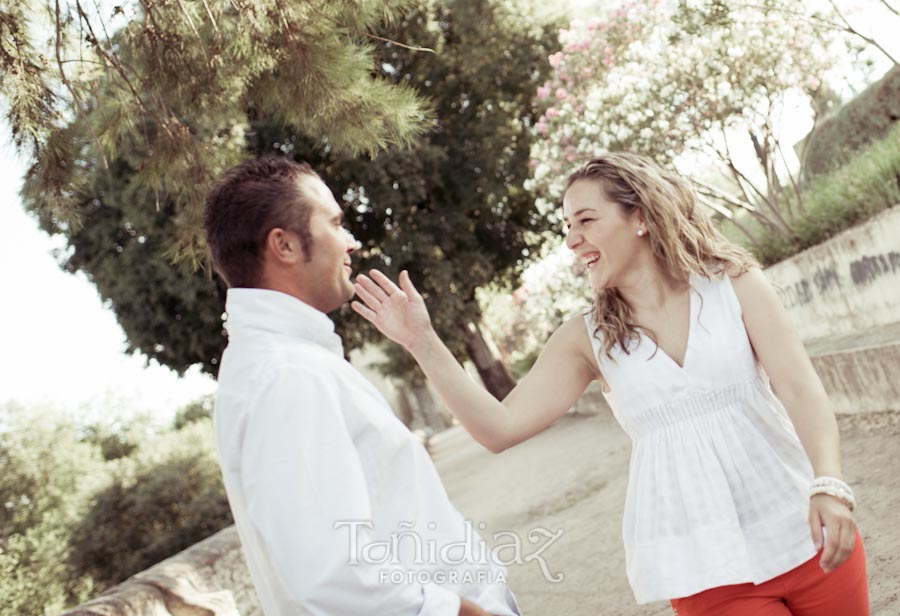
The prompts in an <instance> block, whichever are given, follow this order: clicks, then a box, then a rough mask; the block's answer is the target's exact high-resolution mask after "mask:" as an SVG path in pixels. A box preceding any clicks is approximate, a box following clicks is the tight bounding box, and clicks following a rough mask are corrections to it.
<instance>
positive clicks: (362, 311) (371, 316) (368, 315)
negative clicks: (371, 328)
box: [350, 302, 378, 322]
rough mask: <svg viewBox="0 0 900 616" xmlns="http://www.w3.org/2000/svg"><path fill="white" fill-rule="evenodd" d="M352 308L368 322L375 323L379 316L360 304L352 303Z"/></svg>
mask: <svg viewBox="0 0 900 616" xmlns="http://www.w3.org/2000/svg"><path fill="white" fill-rule="evenodd" d="M350 307H351V308H353V311H354V312H356V314H358V315H360V316H361V317H362V318H364V319H365V320H366V321H370V322H374V321H375V317H376V316H378V315H376V314H375V313H374V312H373V311H371V310H369V309H368V308H366V307H365V306H363V305H362V304H361V303H359V302H350Z"/></svg>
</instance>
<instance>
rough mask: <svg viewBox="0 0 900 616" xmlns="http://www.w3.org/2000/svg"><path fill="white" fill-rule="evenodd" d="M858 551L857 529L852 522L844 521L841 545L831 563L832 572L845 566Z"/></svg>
mask: <svg viewBox="0 0 900 616" xmlns="http://www.w3.org/2000/svg"><path fill="white" fill-rule="evenodd" d="M855 549H856V527H855V524H853V523H852V522H850V521H844V523H843V524H841V544H840V547H839V548H838V552H837V555H836V556H835V557H834V559H833V560H832V563H831V568H832V570H834V569H837V568H838V567H840V566H841V565H842V564H844V563H845V562H846V561H847V559H848V558H850V556H851V555H852V554H853V550H855Z"/></svg>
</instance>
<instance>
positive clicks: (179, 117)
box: [0, 0, 427, 264]
mask: <svg viewBox="0 0 900 616" xmlns="http://www.w3.org/2000/svg"><path fill="white" fill-rule="evenodd" d="M410 3H411V0H378V1H375V2H317V3H310V2H297V1H292V2H282V1H274V0H241V1H240V2H210V3H207V2H180V1H179V2H171V1H169V0H141V1H140V2H136V1H133V0H132V1H123V2H121V3H116V6H115V7H114V8H113V7H112V6H110V7H108V8H112V10H102V9H101V8H100V6H99V5H98V4H97V3H93V6H91V4H90V3H87V2H77V1H71V0H40V1H38V0H36V1H34V2H27V3H23V2H20V1H19V0H0V85H2V86H3V94H4V96H3V99H4V102H5V103H6V105H5V107H6V109H7V118H8V120H9V123H10V126H11V129H12V133H13V137H14V139H15V141H16V143H17V144H18V145H19V146H20V147H21V148H23V149H27V150H28V153H29V154H30V155H31V157H32V163H33V164H32V167H31V169H30V170H29V180H30V181H29V183H28V185H27V187H26V194H27V195H28V202H29V206H30V207H31V208H32V209H34V210H36V211H41V212H43V213H45V214H46V215H47V216H49V217H52V218H54V219H56V221H57V222H58V223H59V224H60V225H61V226H64V227H73V228H74V227H77V226H78V225H79V224H81V223H82V222H83V214H84V213H83V212H82V211H81V206H83V205H84V202H83V200H82V199H81V198H80V197H81V193H82V191H83V190H84V189H85V188H87V187H88V186H90V184H91V181H90V178H91V176H92V174H93V173H94V172H95V169H96V168H98V167H100V168H103V167H105V161H106V160H113V159H115V158H117V157H118V156H119V150H120V148H121V147H123V146H124V147H127V148H129V149H130V151H129V152H128V153H129V155H130V162H131V163H132V164H133V166H134V172H135V175H136V180H137V182H138V183H139V184H141V185H143V186H145V187H146V188H147V189H149V190H150V191H151V192H154V193H165V194H166V195H168V196H170V197H171V198H172V200H173V203H174V204H175V205H176V210H177V215H178V234H176V235H175V236H173V237H169V238H167V240H168V242H169V246H170V247H171V246H172V245H173V244H174V248H173V249H172V250H171V253H172V255H174V256H178V257H181V258H185V259H186V260H188V261H189V262H191V263H195V264H196V263H200V262H202V261H203V259H204V257H205V252H204V247H203V243H202V238H201V235H200V233H199V224H198V222H199V217H200V208H201V205H202V201H203V197H204V196H205V194H206V192H207V189H208V186H209V184H210V182H211V181H212V180H213V179H214V178H215V177H217V176H218V175H219V174H220V173H221V172H222V171H224V170H225V169H226V168H228V167H230V166H231V165H233V164H234V163H235V162H237V161H238V160H239V159H240V158H241V157H242V156H243V155H244V152H245V147H246V135H245V133H246V129H247V127H248V114H249V116H250V117H251V118H252V117H256V116H263V117H268V118H273V119H277V120H278V121H281V122H285V123H289V124H290V125H292V126H293V127H294V128H295V130H296V131H298V132H299V133H300V134H303V135H306V136H309V137H310V138H311V139H313V140H315V141H316V142H318V143H322V144H327V146H328V147H329V148H332V149H334V150H338V151H347V152H351V153H354V154H360V153H369V154H374V153H375V152H377V151H379V150H381V149H383V148H385V147H387V146H389V145H392V144H408V143H410V142H411V141H412V140H413V139H414V138H415V137H416V136H418V135H419V134H421V132H422V130H423V129H424V128H425V126H424V123H423V120H424V119H425V116H426V113H427V105H425V104H424V103H423V101H422V100H421V99H420V98H419V97H417V96H416V95H415V94H414V93H413V92H412V91H411V90H410V89H409V88H407V87H406V85H405V84H391V83H388V82H387V81H386V80H384V79H381V78H379V77H378V76H376V75H375V70H374V69H375V66H374V63H373V46H372V44H371V39H370V34H369V33H370V31H371V30H372V29H374V28H376V27H377V26H379V25H380V24H382V23H384V22H389V21H391V20H394V19H397V18H398V17H399V16H400V15H402V13H403V11H404V10H406V9H407V8H408V6H409V5H410ZM40 16H44V17H45V18H46V17H49V20H50V24H44V23H40V24H37V25H32V24H31V20H32V19H37V18H39V17H40ZM47 25H50V28H49V32H47V29H46V26H47ZM47 34H50V36H49V37H48V36H47ZM32 41H41V44H40V45H37V46H32V45H31V43H32ZM74 118H77V121H76V122H75V123H72V120H73V119H74ZM176 240H177V243H176Z"/></svg>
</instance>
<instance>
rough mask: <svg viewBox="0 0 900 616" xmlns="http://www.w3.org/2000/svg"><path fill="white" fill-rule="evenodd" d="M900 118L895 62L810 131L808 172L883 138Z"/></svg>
mask: <svg viewBox="0 0 900 616" xmlns="http://www.w3.org/2000/svg"><path fill="white" fill-rule="evenodd" d="M897 120H900V66H895V67H894V68H892V69H891V70H889V71H888V72H887V74H885V76H884V77H882V78H881V79H880V80H879V81H877V82H875V83H873V84H872V85H871V86H869V87H868V88H866V89H865V90H864V91H863V92H861V93H860V94H859V95H857V96H856V97H854V98H853V100H851V101H850V102H848V103H847V104H846V105H844V106H843V107H841V108H840V109H839V110H837V111H836V112H835V113H833V114H832V115H830V116H829V117H827V118H826V119H824V120H823V121H822V122H821V123H820V124H819V125H818V126H816V128H815V130H814V131H813V132H812V134H811V135H809V136H808V137H807V139H808V140H809V145H808V146H807V147H808V150H807V154H806V169H805V173H807V174H808V175H818V174H822V173H825V172H828V171H831V170H833V169H836V168H837V167H839V166H840V165H842V164H844V163H846V162H847V161H848V160H850V158H851V157H852V156H853V154H854V153H855V152H857V151H859V150H860V149H861V148H863V147H865V146H867V145H869V144H870V143H872V142H873V141H877V140H880V139H883V138H884V136H885V135H886V134H887V133H888V132H889V131H890V130H891V128H892V127H893V126H895V125H896V124H897Z"/></svg>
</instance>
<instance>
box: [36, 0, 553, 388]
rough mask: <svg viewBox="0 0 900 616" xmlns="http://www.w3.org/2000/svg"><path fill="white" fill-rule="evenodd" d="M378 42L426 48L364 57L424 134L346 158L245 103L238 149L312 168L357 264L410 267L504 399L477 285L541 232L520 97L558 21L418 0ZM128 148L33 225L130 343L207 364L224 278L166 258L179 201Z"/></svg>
mask: <svg viewBox="0 0 900 616" xmlns="http://www.w3.org/2000/svg"><path fill="white" fill-rule="evenodd" d="M378 36H380V37H381V38H382V39H386V40H388V41H408V42H414V43H416V44H417V45H421V46H424V47H427V48H430V49H433V50H434V53H430V52H423V51H418V50H415V49H409V48H407V47H406V46H403V45H399V44H395V43H391V42H385V43H384V44H383V45H380V46H377V47H376V51H375V54H376V62H375V66H376V67H377V70H376V74H375V76H374V79H375V80H377V81H379V82H382V83H385V84H387V85H388V86H389V87H400V86H401V85H402V86H403V87H405V88H408V89H409V90H410V91H412V92H414V93H416V95H417V96H419V97H421V98H422V99H425V100H428V101H429V103H428V104H429V105H430V107H431V109H433V115H434V117H435V119H434V121H433V122H431V123H430V124H429V125H428V126H427V128H428V129H429V130H428V131H427V132H426V133H425V134H424V135H423V136H422V137H420V138H419V139H417V140H416V142H415V143H414V144H413V145H412V146H411V147H402V146H400V145H394V146H390V147H387V148H385V149H384V150H383V151H382V152H381V153H379V154H378V155H377V156H374V157H373V156H370V155H368V154H358V155H354V154H353V153H352V152H351V151H349V150H348V149H347V148H337V147H335V146H334V143H333V142H332V141H331V140H329V139H321V138H315V137H311V136H309V135H308V133H307V132H305V131H303V130H301V129H299V128H297V126H295V125H294V124H293V123H292V122H290V121H288V119H287V118H284V117H282V116H272V115H269V114H265V113H262V112H260V111H259V110H257V109H255V108H254V109H249V110H248V111H247V114H246V118H245V121H246V123H247V126H248V127H249V130H248V131H247V132H246V133H245V134H246V137H247V141H246V145H245V150H244V152H243V154H242V156H244V157H249V156H260V155H266V154H278V155H285V156H292V157H295V158H298V159H302V160H306V161H308V162H310V163H311V164H312V165H313V167H314V168H316V169H317V170H318V171H320V173H321V174H322V175H323V177H324V179H325V181H326V183H327V184H328V185H329V186H330V187H331V188H332V190H333V192H334V193H335V195H336V196H337V197H338V198H339V199H343V200H344V202H345V204H346V206H347V210H348V224H349V225H350V228H351V230H352V231H353V233H354V235H355V236H356V237H357V238H358V239H360V240H361V241H362V243H363V248H362V250H360V251H359V252H358V253H357V256H356V258H355V259H354V260H355V261H356V263H355V267H357V269H358V270H359V271H365V269H367V268H368V267H379V268H380V269H382V270H384V271H386V272H388V273H389V274H391V275H396V274H397V273H398V272H399V271H400V270H401V269H408V270H409V271H410V273H411V275H412V277H413V280H414V282H415V283H416V284H417V286H418V287H419V288H420V289H421V290H422V291H423V294H424V295H425V296H426V298H427V300H428V302H429V306H430V309H431V312H432V316H433V319H434V322H435V326H436V328H437V330H438V332H439V333H440V334H441V335H442V337H444V338H445V339H446V340H447V341H448V342H449V344H450V346H451V348H452V349H453V351H454V352H455V353H456V354H457V356H458V357H460V358H465V357H468V358H470V359H472V361H473V363H474V364H475V365H476V367H477V368H478V369H479V372H480V373H481V375H482V379H483V380H484V382H485V384H486V385H487V387H488V389H489V390H490V391H491V392H492V393H494V395H496V396H497V397H500V398H502V397H503V396H504V395H505V393H507V392H508V391H509V389H511V387H512V386H513V385H514V382H513V380H512V378H511V377H510V376H509V374H508V372H507V371H506V369H505V368H504V367H503V364H502V362H500V361H499V358H498V357H496V353H495V352H494V350H493V349H492V348H491V345H490V344H489V342H487V341H485V340H484V337H483V335H482V334H481V328H480V310H479V307H478V304H477V302H476V301H475V290H476V289H477V288H478V287H480V286H482V285H484V284H486V283H488V282H492V281H495V280H498V279H499V280H503V281H508V282H509V283H510V284H514V283H515V281H516V279H517V276H518V273H519V272H520V270H521V268H522V267H523V265H524V263H525V262H526V259H527V256H528V254H529V252H532V251H534V250H535V248H536V246H537V245H538V244H539V243H540V241H541V239H542V234H543V233H544V232H545V231H546V229H547V224H548V223H547V221H546V220H544V219H543V218H541V217H539V216H538V215H537V213H536V211H535V209H534V207H533V202H534V196H533V195H532V194H531V193H529V192H527V191H525V190H524V189H523V188H522V184H523V182H524V179H525V178H526V176H527V173H528V152H529V148H530V137H529V133H528V127H529V125H530V122H531V120H532V104H531V100H532V93H533V92H534V90H535V88H536V87H537V85H538V84H539V83H541V82H542V81H543V78H544V74H545V73H546V71H547V70H548V69H549V65H548V64H547V56H548V55H549V54H550V52H551V51H553V47H554V45H555V27H553V25H543V26H540V25H535V24H532V23H529V22H528V21H527V19H526V18H524V17H522V16H520V15H519V14H518V13H517V12H516V11H515V10H514V8H513V7H511V6H509V5H504V4H501V3H497V2H494V3H490V2H479V1H475V0H458V1H456V2H452V3H446V4H439V3H435V2H422V3H421V4H420V5H419V6H417V7H416V8H415V10H412V11H410V12H409V13H407V14H406V15H405V16H404V17H403V18H402V19H399V20H397V21H396V22H394V23H393V24H391V25H389V26H386V27H384V28H382V29H381V30H379V31H378ZM135 147H137V144H135V145H131V144H126V145H125V146H123V147H121V148H119V150H118V152H117V156H116V158H114V159H112V160H111V161H110V168H109V170H106V169H103V168H102V167H100V166H97V165H95V166H94V167H93V171H92V174H91V176H90V177H91V184H90V186H89V188H88V190H85V191H83V192H82V193H81V201H80V202H79V203H78V208H79V210H80V211H81V212H82V215H83V220H84V225H83V226H81V227H80V228H77V229H67V228H65V227H63V226H61V225H59V224H57V222H56V221H55V220H54V219H53V217H52V216H49V215H46V214H44V215H42V217H41V221H42V224H43V226H44V228H45V229H47V230H48V231H51V232H63V233H64V234H65V235H66V236H67V238H68V240H69V245H70V248H71V250H70V252H69V256H68V258H67V260H66V263H65V267H66V268H67V269H69V270H71V271H79V270H80V271H85V272H87V273H88V274H89V276H90V277H91V279H92V280H93V281H94V283H95V284H96V285H97V288H98V291H99V292H100V294H101V296H102V297H103V298H104V299H105V300H106V301H108V302H109V303H110V304H111V306H112V308H113V309H114V311H115V312H116V314H117V317H118V319H119V322H120V323H121V324H122V326H123V328H124V330H125V332H126V335H127V338H128V341H129V345H130V348H129V351H131V350H137V349H139V350H141V351H143V352H144V353H146V354H147V355H148V356H149V357H152V358H154V359H157V360H158V361H160V362H161V363H163V364H165V365H168V366H170V367H172V368H174V369H176V370H178V371H184V370H185V369H187V367H189V366H190V365H192V364H194V363H197V362H200V363H201V364H202V366H203V368H204V370H206V371H207V372H210V373H211V374H215V372H216V369H217V366H216V358H217V357H218V356H219V355H220V353H221V350H222V348H223V346H224V344H225V338H224V337H223V335H222V327H221V314H222V311H223V306H224V291H225V290H224V287H223V286H222V284H221V283H220V282H219V281H218V279H216V278H210V277H209V276H208V275H206V274H205V273H204V272H198V271H193V270H191V269H189V268H188V269H185V268H183V267H179V266H176V265H173V263H172V262H171V261H170V259H169V255H168V253H167V247H168V241H169V239H170V238H171V237H173V235H175V234H176V233H177V232H178V229H179V225H180V224H181V223H180V221H179V218H178V212H179V201H178V196H177V194H175V195H170V194H169V193H168V192H167V190H165V189H161V190H159V191H155V190H153V189H152V188H151V187H148V185H147V184H146V183H145V182H142V181H141V169H140V165H141V162H142V161H141V158H140V157H139V156H136V155H133V154H132V150H133V149H134V148H135ZM33 203H34V202H33V201H31V200H29V204H33ZM157 203H158V205H157ZM35 209H37V210H38V211H44V210H41V209H40V208H38V207H35ZM337 320H338V326H339V328H340V330H341V333H342V334H343V336H344V338H345V342H346V344H347V347H348V348H351V349H352V348H355V347H358V346H361V345H362V344H365V343H366V342H370V341H383V337H382V336H381V335H380V334H378V333H377V332H375V331H374V330H373V329H372V328H371V327H370V326H369V325H368V324H367V323H365V322H364V321H363V320H362V319H359V318H358V317H357V316H356V315H354V314H353V313H352V312H350V311H349V310H345V311H344V312H342V313H341V314H339V315H337ZM390 359H391V361H390V362H389V365H388V366H387V367H386V368H387V369H386V371H388V372H390V373H391V374H394V375H403V376H406V377H408V376H410V375H412V374H416V373H414V372H413V371H412V367H413V366H412V363H411V361H410V359H409V357H408V356H407V355H406V354H404V353H401V352H397V349H394V350H393V351H392V352H391V353H390ZM418 376H421V375H418Z"/></svg>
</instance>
